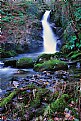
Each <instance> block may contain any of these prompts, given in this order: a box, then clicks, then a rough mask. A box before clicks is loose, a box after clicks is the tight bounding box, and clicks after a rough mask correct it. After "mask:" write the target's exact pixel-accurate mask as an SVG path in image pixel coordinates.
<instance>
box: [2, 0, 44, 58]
mask: <svg viewBox="0 0 81 121" xmlns="http://www.w3.org/2000/svg"><path fill="white" fill-rule="evenodd" d="M41 13H42V12H40V10H39V4H37V3H35V2H30V1H24V2H18V3H16V2H14V3H13V4H12V3H10V2H2V9H1V14H2V20H1V28H2V31H1V36H0V43H1V51H2V55H3V57H5V54H4V53H6V51H11V50H13V51H15V53H24V52H29V51H36V50H40V49H41V48H42V43H43V40H42V25H41V22H40V18H41V15H42V14H41ZM11 55H12V54H11ZM11 55H10V56H11ZM12 56H13V55H12Z"/></svg>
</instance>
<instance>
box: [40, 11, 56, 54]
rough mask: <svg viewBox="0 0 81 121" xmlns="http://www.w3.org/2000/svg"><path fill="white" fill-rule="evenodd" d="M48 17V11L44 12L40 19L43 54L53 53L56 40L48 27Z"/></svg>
mask: <svg viewBox="0 0 81 121" xmlns="http://www.w3.org/2000/svg"><path fill="white" fill-rule="evenodd" d="M49 17H50V11H46V12H45V14H44V15H43V18H42V26H43V39H44V53H55V52H56V40H57V38H56V36H55V35H54V33H53V31H52V28H51V27H50V23H49V22H48V19H49Z"/></svg>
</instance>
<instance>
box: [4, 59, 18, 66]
mask: <svg viewBox="0 0 81 121" xmlns="http://www.w3.org/2000/svg"><path fill="white" fill-rule="evenodd" d="M16 62H17V60H6V61H4V66H11V67H16Z"/></svg>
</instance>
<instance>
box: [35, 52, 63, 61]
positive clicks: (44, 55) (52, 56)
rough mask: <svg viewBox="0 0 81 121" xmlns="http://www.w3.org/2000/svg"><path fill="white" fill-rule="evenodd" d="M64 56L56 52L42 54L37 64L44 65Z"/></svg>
mask: <svg viewBox="0 0 81 121" xmlns="http://www.w3.org/2000/svg"><path fill="white" fill-rule="evenodd" d="M62 56H63V54H62V53H61V52H56V53H54V54H45V53H43V54H41V55H39V56H38V58H37V61H36V63H43V62H44V61H47V60H50V59H53V58H60V57H62Z"/></svg>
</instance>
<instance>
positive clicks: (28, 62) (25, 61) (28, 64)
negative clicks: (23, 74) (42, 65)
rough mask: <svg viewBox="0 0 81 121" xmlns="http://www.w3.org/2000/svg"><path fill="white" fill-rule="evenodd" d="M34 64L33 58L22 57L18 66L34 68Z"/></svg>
mask: <svg viewBox="0 0 81 121" xmlns="http://www.w3.org/2000/svg"><path fill="white" fill-rule="evenodd" d="M33 64H34V63H33V60H32V58H21V59H20V60H18V61H17V63H16V66H17V67H18V68H32V67H33Z"/></svg>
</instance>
